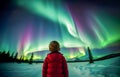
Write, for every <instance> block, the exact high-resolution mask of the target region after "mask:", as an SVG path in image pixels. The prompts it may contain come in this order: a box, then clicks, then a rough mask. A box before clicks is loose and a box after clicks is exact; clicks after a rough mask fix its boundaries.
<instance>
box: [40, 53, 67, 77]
mask: <svg viewBox="0 0 120 77" xmlns="http://www.w3.org/2000/svg"><path fill="white" fill-rule="evenodd" d="M42 77H68V67H67V63H66V60H65V58H64V56H63V55H62V54H61V53H60V52H52V53H50V54H48V55H47V57H46V58H45V60H44V63H43V69H42Z"/></svg>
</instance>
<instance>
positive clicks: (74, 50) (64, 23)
mask: <svg viewBox="0 0 120 77" xmlns="http://www.w3.org/2000/svg"><path fill="white" fill-rule="evenodd" d="M52 40H57V41H58V42H59V43H60V45H61V51H63V54H65V55H66V57H67V58H73V57H76V56H77V57H78V53H79V54H82V55H81V56H85V54H86V53H85V51H86V47H88V46H89V47H90V48H91V49H92V50H93V51H94V54H100V53H103V54H104V53H106V52H108V51H110V52H112V53H114V52H120V49H119V48H120V3H119V2H118V1H117V0H0V51H1V52H2V51H6V52H8V51H10V53H13V52H18V54H19V56H21V55H24V56H27V55H28V54H29V53H33V52H34V53H37V52H43V53H44V51H46V50H48V45H49V42H50V41H52ZM103 51H104V52H103ZM66 52H67V53H66ZM40 56H42V54H41V55H37V56H36V58H41V57H40Z"/></svg>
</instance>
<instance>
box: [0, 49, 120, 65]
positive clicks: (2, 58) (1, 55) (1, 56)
mask: <svg viewBox="0 0 120 77" xmlns="http://www.w3.org/2000/svg"><path fill="white" fill-rule="evenodd" d="M17 56H18V53H16V54H15V55H14V53H13V54H12V55H11V56H10V52H9V51H8V52H7V53H6V52H5V51H3V52H1V51H0V63H9V62H13V63H14V62H17V63H29V64H32V63H43V62H44V61H34V60H33V57H34V54H33V53H32V54H31V57H30V59H24V56H21V57H20V58H19V59H18V58H17ZM88 56H89V59H88V60H80V59H77V58H76V60H74V61H67V62H68V63H74V62H89V63H94V61H101V60H106V59H110V58H114V57H118V56H120V53H116V54H109V55H106V56H103V57H100V58H97V59H94V57H93V55H92V52H91V50H90V48H89V47H88Z"/></svg>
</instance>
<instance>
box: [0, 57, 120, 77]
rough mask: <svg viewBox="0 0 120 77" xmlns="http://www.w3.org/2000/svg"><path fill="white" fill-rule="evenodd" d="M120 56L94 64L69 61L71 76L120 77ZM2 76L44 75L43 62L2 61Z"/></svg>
mask: <svg viewBox="0 0 120 77" xmlns="http://www.w3.org/2000/svg"><path fill="white" fill-rule="evenodd" d="M119 62H120V57H117V58H112V59H108V60H103V61H96V62H94V63H93V64H89V63H88V62H77V63H68V69H69V77H120V63H119ZM0 77H42V63H37V64H36V63H33V64H26V63H21V64H17V63H1V64H0Z"/></svg>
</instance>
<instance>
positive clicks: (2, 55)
mask: <svg viewBox="0 0 120 77" xmlns="http://www.w3.org/2000/svg"><path fill="white" fill-rule="evenodd" d="M33 57H34V54H33V53H32V54H31V57H30V59H24V56H23V55H22V56H21V57H20V58H19V59H18V53H17V52H16V53H15V54H14V53H12V55H10V51H8V52H6V51H3V52H1V51H0V63H8V62H13V63H14V62H16V63H29V64H32V63H33Z"/></svg>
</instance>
